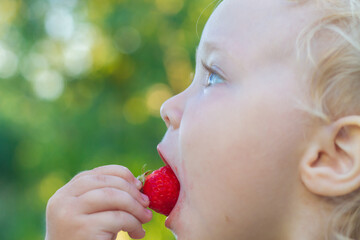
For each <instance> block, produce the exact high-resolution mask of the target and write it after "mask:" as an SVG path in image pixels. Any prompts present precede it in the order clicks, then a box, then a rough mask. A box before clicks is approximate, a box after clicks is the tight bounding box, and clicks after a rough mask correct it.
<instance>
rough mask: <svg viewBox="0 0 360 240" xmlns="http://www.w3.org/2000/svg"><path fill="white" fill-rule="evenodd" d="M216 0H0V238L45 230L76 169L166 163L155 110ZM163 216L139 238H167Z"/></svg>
mask: <svg viewBox="0 0 360 240" xmlns="http://www.w3.org/2000/svg"><path fill="white" fill-rule="evenodd" d="M211 2H212V1H211V0H195V1H193V0H88V1H83V0H23V1H20V0H0V171H1V173H0V239H9V240H10V239H27V240H35V239H36V240H37V239H43V237H44V231H45V207H46V203H47V200H48V199H49V197H50V196H52V194H54V192H55V191H56V190H57V189H58V188H60V187H61V186H62V185H64V184H65V183H66V182H67V181H69V180H70V179H71V178H72V176H74V175H75V174H77V173H78V172H80V171H83V170H86V169H91V168H94V167H97V166H100V165H106V164H121V165H124V166H127V167H128V168H129V169H130V170H131V171H132V172H133V173H134V175H138V174H140V173H141V169H142V166H143V165H144V164H145V163H146V164H147V168H149V169H156V168H158V167H160V166H161V165H163V163H162V161H161V159H160V158H159V157H158V155H157V151H156V145H157V144H158V143H159V142H160V140H161V138H162V136H163V135H164V133H165V131H166V127H165V124H164V123H163V122H162V120H161V118H160V116H159V108H160V106H161V103H162V102H163V101H164V100H166V99H167V98H169V97H170V96H171V95H173V94H176V93H178V92H180V91H182V90H183V89H184V88H185V87H186V86H187V85H188V84H189V83H190V81H191V73H192V71H193V69H194V53H195V48H196V46H197V44H198V42H199V35H200V33H201V31H202V29H203V27H204V24H205V22H206V20H207V18H208V16H209V15H210V14H211V11H212V9H213V6H210V7H209V8H207V7H208V6H209V4H210V3H211ZM164 219H165V218H164V217H163V216H160V215H158V214H154V220H153V221H151V222H150V223H148V224H146V225H145V226H144V227H145V229H146V231H147V236H146V237H145V239H149V240H150V239H151V240H161V239H165V240H167V239H174V238H173V237H172V235H171V233H170V231H168V230H167V229H166V228H165V227H164ZM118 239H128V237H127V235H126V234H125V235H124V234H121V236H120V235H119V237H118Z"/></svg>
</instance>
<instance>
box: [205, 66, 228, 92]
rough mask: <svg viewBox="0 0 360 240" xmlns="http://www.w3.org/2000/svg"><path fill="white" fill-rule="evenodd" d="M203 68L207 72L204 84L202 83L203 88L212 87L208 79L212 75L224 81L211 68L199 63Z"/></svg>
mask: <svg viewBox="0 0 360 240" xmlns="http://www.w3.org/2000/svg"><path fill="white" fill-rule="evenodd" d="M201 63H202V65H203V67H204V68H205V69H206V71H207V73H208V74H207V76H206V82H205V83H204V86H205V87H211V86H212V85H214V83H210V81H209V80H210V78H211V76H213V75H217V76H218V77H220V78H221V79H222V80H224V78H223V77H222V75H221V74H219V73H218V72H217V71H216V70H214V69H213V68H212V67H210V66H208V65H207V64H206V63H204V62H201Z"/></svg>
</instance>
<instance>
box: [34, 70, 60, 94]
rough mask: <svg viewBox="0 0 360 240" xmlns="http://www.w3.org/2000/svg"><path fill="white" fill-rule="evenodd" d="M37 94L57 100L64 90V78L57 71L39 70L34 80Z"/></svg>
mask: <svg viewBox="0 0 360 240" xmlns="http://www.w3.org/2000/svg"><path fill="white" fill-rule="evenodd" d="M33 87H34V91H35V93H36V95H37V96H38V97H40V98H42V99H45V100H55V99H57V98H59V97H60V96H61V94H62V93H63V90H64V79H63V77H62V75H60V74H59V73H58V72H56V71H42V72H39V73H38V74H37V75H36V76H35V79H34V80H33Z"/></svg>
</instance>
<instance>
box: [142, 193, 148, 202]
mask: <svg viewBox="0 0 360 240" xmlns="http://www.w3.org/2000/svg"><path fill="white" fill-rule="evenodd" d="M141 197H142V199H143V200H144V201H145V202H146V203H148V202H149V197H148V196H146V195H145V194H141Z"/></svg>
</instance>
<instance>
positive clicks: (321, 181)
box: [300, 116, 360, 197]
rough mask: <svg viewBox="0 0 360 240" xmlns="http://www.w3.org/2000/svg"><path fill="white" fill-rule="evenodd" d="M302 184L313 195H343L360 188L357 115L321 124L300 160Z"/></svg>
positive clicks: (359, 141) (359, 134)
mask: <svg viewBox="0 0 360 240" xmlns="http://www.w3.org/2000/svg"><path fill="white" fill-rule="evenodd" d="M300 175H301V179H302V181H303V183H304V185H305V186H306V187H307V189H308V190H309V191H311V192H313V193H314V194H318V195H322V196H329V197H331V196H342V195H346V194H348V193H351V192H353V191H355V190H356V189H358V188H359V187H360V116H347V117H344V118H341V119H339V120H337V121H335V122H333V123H331V124H330V125H327V126H322V127H320V128H319V129H318V132H317V133H316V134H315V135H314V136H313V137H312V139H311V141H310V143H309V146H308V148H307V150H306V151H305V154H304V156H303V158H302V159H301V161H300Z"/></svg>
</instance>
